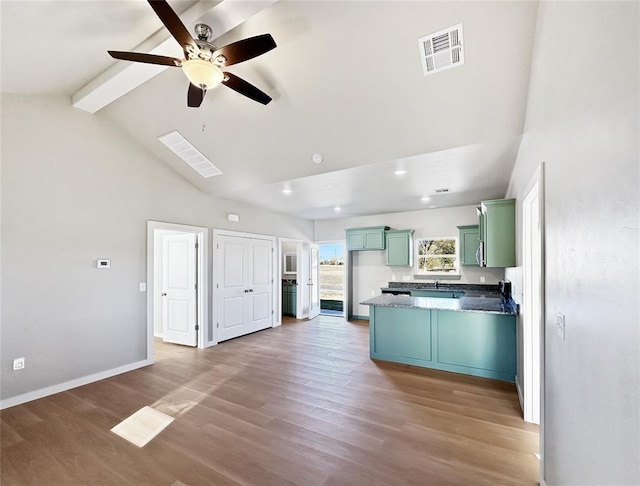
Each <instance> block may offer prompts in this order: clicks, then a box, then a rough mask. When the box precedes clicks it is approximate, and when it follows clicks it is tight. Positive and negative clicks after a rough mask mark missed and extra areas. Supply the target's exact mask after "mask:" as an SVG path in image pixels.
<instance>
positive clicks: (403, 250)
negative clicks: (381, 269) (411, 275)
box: [385, 230, 413, 267]
mask: <svg viewBox="0 0 640 486" xmlns="http://www.w3.org/2000/svg"><path fill="white" fill-rule="evenodd" d="M385 237H386V240H387V265H389V266H396V267H401V266H404V267H410V266H411V265H413V230H390V231H387V232H386V235H385Z"/></svg>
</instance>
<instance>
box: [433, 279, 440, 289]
mask: <svg viewBox="0 0 640 486" xmlns="http://www.w3.org/2000/svg"><path fill="white" fill-rule="evenodd" d="M438 283H439V282H438V281H437V280H436V281H435V283H434V284H433V285H434V287H435V288H438Z"/></svg>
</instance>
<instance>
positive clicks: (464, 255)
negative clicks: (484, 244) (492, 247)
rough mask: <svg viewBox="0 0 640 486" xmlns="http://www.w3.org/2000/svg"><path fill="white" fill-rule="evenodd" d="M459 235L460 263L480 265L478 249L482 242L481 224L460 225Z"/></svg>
mask: <svg viewBox="0 0 640 486" xmlns="http://www.w3.org/2000/svg"><path fill="white" fill-rule="evenodd" d="M458 235H459V241H460V264H461V265H475V266H478V262H477V261H476V250H477V249H478V245H479V244H480V226H479V225H477V224H472V225H467V226H458Z"/></svg>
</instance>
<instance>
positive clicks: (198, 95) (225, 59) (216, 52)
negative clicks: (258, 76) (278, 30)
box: [108, 0, 276, 108]
mask: <svg viewBox="0 0 640 486" xmlns="http://www.w3.org/2000/svg"><path fill="white" fill-rule="evenodd" d="M148 2H149V5H151V8H153V10H154V11H155V13H156V15H157V16H158V17H160V20H161V21H162V23H163V24H164V25H165V27H166V28H167V30H168V31H169V32H170V33H171V35H172V36H173V38H174V39H175V40H177V41H178V43H179V44H180V46H181V47H182V50H183V52H184V59H178V58H175V57H168V56H157V55H155V54H145V53H141V52H122V51H108V52H109V54H110V55H111V57H113V58H115V59H121V60H123V61H134V62H143V63H147V64H160V65H163V66H173V67H181V68H182V70H183V71H184V73H185V75H186V76H187V78H189V83H190V84H189V90H188V92H187V105H188V106H190V107H193V108H197V107H199V106H200V105H201V104H202V100H203V99H204V95H205V93H206V91H207V89H210V88H213V87H214V86H217V85H218V84H224V85H225V86H227V87H228V88H231V89H232V90H234V91H236V92H238V93H240V94H241V95H244V96H246V97H247V98H251V99H252V100H254V101H257V102H258V103H262V104H263V105H266V104H268V103H269V102H270V101H271V97H270V96H269V95H267V94H266V93H264V92H262V91H260V90H259V89H258V88H256V87H255V86H254V85H252V84H251V83H248V82H247V81H245V80H244V79H242V78H239V77H238V76H235V75H233V74H231V73H229V72H226V71H223V70H222V69H223V68H225V67H226V66H231V65H232V64H238V63H240V62H243V61H247V60H249V59H252V58H254V57H257V56H260V55H262V54H264V53H265V52H268V51H270V50H271V49H273V48H275V47H276V43H275V41H274V40H273V37H271V34H262V35H258V36H255V37H249V38H247V39H243V40H240V41H238V42H232V43H231V44H229V45H226V46H224V47H216V46H215V45H213V44H212V43H211V42H210V40H211V38H212V36H213V31H212V30H211V27H209V26H208V25H205V24H196V26H195V32H196V34H197V35H198V38H197V39H194V38H193V37H191V34H189V31H188V30H187V28H186V27H185V26H184V24H183V23H182V22H181V21H180V19H179V18H178V15H177V14H176V13H175V12H174V11H173V9H172V8H171V7H170V6H169V4H168V3H167V2H166V1H165V0H148Z"/></svg>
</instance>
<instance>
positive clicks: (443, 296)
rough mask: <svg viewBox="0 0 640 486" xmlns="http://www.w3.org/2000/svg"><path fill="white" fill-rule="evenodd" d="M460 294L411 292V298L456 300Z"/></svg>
mask: <svg viewBox="0 0 640 486" xmlns="http://www.w3.org/2000/svg"><path fill="white" fill-rule="evenodd" d="M460 295H461V294H460V293H459V292H458V293H455V292H449V291H445V290H412V291H411V297H435V298H438V299H458V298H460Z"/></svg>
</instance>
